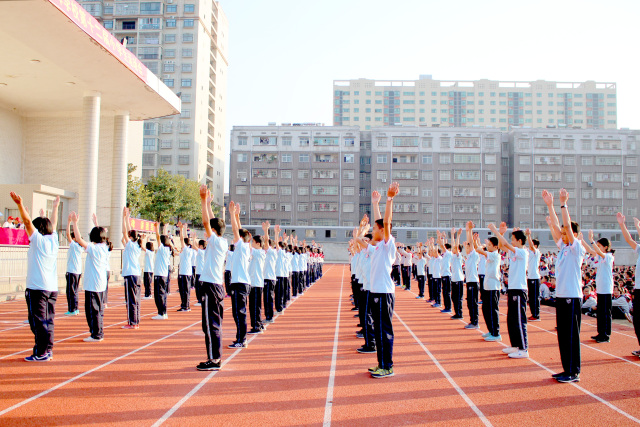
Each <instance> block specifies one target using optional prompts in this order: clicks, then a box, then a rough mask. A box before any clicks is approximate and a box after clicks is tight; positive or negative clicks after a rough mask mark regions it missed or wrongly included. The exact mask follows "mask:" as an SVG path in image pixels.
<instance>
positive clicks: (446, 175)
mask: <svg viewBox="0 0 640 427" xmlns="http://www.w3.org/2000/svg"><path fill="white" fill-rule="evenodd" d="M438 178H439V179H440V181H450V180H451V171H444V170H441V171H440V172H439V173H438Z"/></svg>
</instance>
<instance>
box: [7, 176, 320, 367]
mask: <svg viewBox="0 0 640 427" xmlns="http://www.w3.org/2000/svg"><path fill="white" fill-rule="evenodd" d="M11 197H12V199H13V200H14V202H15V203H16V205H17V206H18V209H19V211H20V215H21V217H22V221H23V223H24V226H25V229H26V231H27V233H28V235H29V240H30V245H29V251H28V260H27V263H28V266H27V284H26V292H25V298H26V302H27V308H28V322H29V325H30V327H31V330H32V332H33V334H34V337H35V345H34V348H33V353H32V354H31V355H30V356H28V357H26V358H25V360H26V361H29V362H46V361H50V360H52V358H53V343H54V318H55V304H56V300H57V297H58V274H57V258H58V250H59V242H58V234H57V233H56V232H55V230H56V226H57V222H58V218H57V212H58V209H57V208H58V204H59V198H57V199H56V200H55V202H54V206H53V210H52V212H53V214H52V216H51V218H47V217H45V216H44V213H42V212H41V214H40V216H38V217H36V218H34V219H33V220H32V219H31V216H30V214H29V212H28V211H27V209H26V208H25V206H24V204H23V203H22V198H21V197H20V196H19V195H17V194H15V193H13V192H12V193H11ZM200 197H201V201H202V224H203V226H204V229H205V238H204V239H197V238H196V236H195V233H191V234H189V232H188V230H187V225H186V224H183V223H181V222H179V223H178V224H177V234H176V238H177V239H178V243H176V242H175V240H174V238H173V237H172V236H171V235H170V234H169V233H168V227H167V226H166V225H164V227H163V230H162V233H161V230H160V228H161V227H160V224H159V223H157V222H156V223H155V224H154V230H155V238H156V242H155V244H154V242H151V241H146V240H147V236H145V235H144V234H142V233H138V232H137V231H136V230H133V229H131V226H130V224H131V219H130V212H129V210H128V209H127V208H125V209H124V210H123V213H122V224H121V225H122V235H123V238H122V245H123V246H124V249H123V251H122V277H123V280H124V286H123V289H124V296H125V303H126V313H127V324H126V325H124V326H122V328H123V329H134V330H135V329H139V328H140V302H141V300H142V299H151V298H153V299H154V302H155V305H156V308H157V312H158V314H157V315H155V316H153V317H152V319H154V320H166V319H168V318H169V316H168V313H167V310H168V307H167V295H169V294H170V292H171V290H170V283H171V271H172V264H173V260H172V258H173V257H174V256H175V255H178V256H179V260H180V261H179V267H178V291H179V293H180V308H179V309H178V310H177V311H178V312H189V311H191V289H194V290H195V296H196V301H197V302H196V303H195V304H194V306H200V307H202V328H203V331H204V334H205V346H206V353H207V360H206V361H205V362H202V363H200V364H199V365H198V366H197V369H198V370H218V369H220V367H221V354H222V342H221V338H222V331H221V325H222V318H223V312H224V299H225V297H228V298H230V299H231V305H232V307H231V308H232V314H233V318H234V321H235V324H236V330H237V333H236V339H235V341H234V342H232V343H231V344H230V345H229V347H230V348H244V347H246V346H247V337H246V336H247V334H260V333H263V332H264V331H265V330H266V328H267V325H269V324H270V323H273V322H274V320H275V318H276V317H277V316H278V315H280V314H282V313H283V311H284V310H285V309H286V308H287V306H288V305H289V304H290V303H291V301H292V300H294V299H296V298H298V297H299V296H300V295H302V294H303V293H304V292H305V291H306V289H308V288H309V287H310V286H312V285H313V284H314V283H315V281H316V280H317V279H318V278H320V277H321V276H322V265H323V262H324V254H323V252H322V248H321V247H320V246H318V245H316V244H315V242H312V244H311V245H307V242H306V240H303V241H302V242H299V241H298V238H297V237H295V236H289V235H287V234H286V233H284V232H282V233H281V230H280V227H279V226H275V227H274V230H273V236H272V238H271V237H270V229H271V226H270V224H269V222H265V223H263V224H262V231H263V234H262V235H255V236H252V235H251V233H250V232H249V231H248V230H247V229H245V228H242V225H241V223H240V217H239V214H240V207H239V205H237V204H235V203H234V202H231V203H230V205H229V213H230V220H231V221H230V222H231V226H232V232H233V245H231V247H229V244H228V241H227V239H226V238H225V237H223V233H224V231H225V226H226V225H225V221H224V209H223V213H222V216H223V217H222V218H216V217H215V216H214V215H213V211H212V208H211V194H210V192H209V191H208V189H207V188H206V186H202V187H201V188H200ZM93 223H94V224H93V225H94V227H93V228H92V229H91V231H90V233H89V236H88V240H85V239H84V238H83V236H82V233H81V232H80V228H79V226H78V215H77V214H76V213H75V212H71V213H70V214H69V218H68V226H67V239H68V241H69V250H68V252H67V266H66V274H65V279H66V299H67V308H68V311H67V312H66V313H65V315H67V316H77V315H79V314H80V311H79V290H80V282H81V281H82V289H83V290H84V293H85V295H84V302H85V317H86V321H87V325H88V327H89V336H88V337H86V338H84V341H85V342H100V341H102V340H103V339H104V327H103V318H104V309H105V308H106V307H107V296H108V282H109V277H110V273H111V271H110V270H111V267H110V264H111V263H110V256H111V252H112V250H113V244H112V242H110V241H109V239H108V237H107V235H108V230H107V229H106V228H105V227H101V226H99V224H98V219H97V217H96V215H95V214H94V215H93ZM156 245H157V247H156ZM83 253H86V258H85V261H84V265H83V262H82V255H83ZM143 253H144V256H143ZM141 258H143V260H144V264H141V262H140V260H141ZM225 270H226V271H225ZM141 278H142V280H141ZM152 288H153V297H152V294H151V293H152ZM247 309H248V311H249V321H250V329H249V328H248V324H247Z"/></svg>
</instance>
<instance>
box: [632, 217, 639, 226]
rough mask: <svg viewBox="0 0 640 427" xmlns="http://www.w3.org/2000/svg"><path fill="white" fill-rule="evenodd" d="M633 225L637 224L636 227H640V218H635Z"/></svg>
mask: <svg viewBox="0 0 640 427" xmlns="http://www.w3.org/2000/svg"><path fill="white" fill-rule="evenodd" d="M633 225H635V226H636V228H638V227H640V219H638V218H635V217H634V218H633Z"/></svg>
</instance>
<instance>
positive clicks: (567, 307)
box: [556, 298, 582, 375]
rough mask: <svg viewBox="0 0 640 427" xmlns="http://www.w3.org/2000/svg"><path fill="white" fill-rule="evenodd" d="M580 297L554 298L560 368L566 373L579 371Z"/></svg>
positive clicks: (577, 372) (570, 373)
mask: <svg viewBox="0 0 640 427" xmlns="http://www.w3.org/2000/svg"><path fill="white" fill-rule="evenodd" d="M581 323H582V298H556V326H557V327H558V346H559V347H560V359H562V369H563V371H564V372H565V373H566V374H568V375H575V374H579V373H580V365H581V358H580V326H581Z"/></svg>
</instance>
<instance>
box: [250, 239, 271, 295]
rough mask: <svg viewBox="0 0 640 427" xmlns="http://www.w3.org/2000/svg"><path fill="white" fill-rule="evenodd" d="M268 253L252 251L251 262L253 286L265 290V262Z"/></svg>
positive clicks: (257, 250)
mask: <svg viewBox="0 0 640 427" xmlns="http://www.w3.org/2000/svg"><path fill="white" fill-rule="evenodd" d="M266 257H267V253H266V252H265V251H264V250H262V249H253V248H252V249H251V262H250V263H249V275H250V276H251V283H250V284H251V286H253V287H255V288H264V260H265V258H266Z"/></svg>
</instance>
